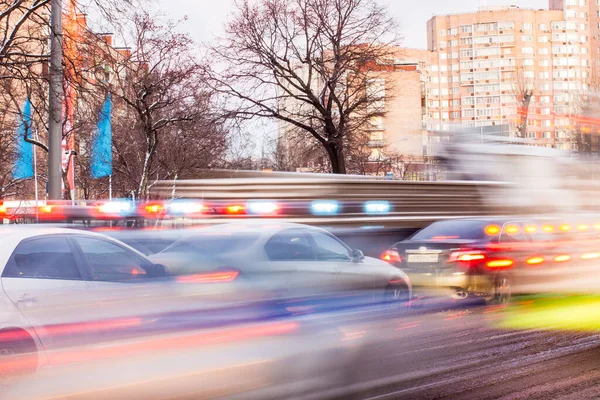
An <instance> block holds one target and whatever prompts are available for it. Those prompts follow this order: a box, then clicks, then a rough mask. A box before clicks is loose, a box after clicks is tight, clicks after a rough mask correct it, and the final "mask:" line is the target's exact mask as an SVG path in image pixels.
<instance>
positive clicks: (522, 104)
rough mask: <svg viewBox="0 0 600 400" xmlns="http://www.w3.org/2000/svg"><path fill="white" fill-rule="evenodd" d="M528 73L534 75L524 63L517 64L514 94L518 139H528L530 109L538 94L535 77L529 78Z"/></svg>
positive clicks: (516, 134)
mask: <svg viewBox="0 0 600 400" xmlns="http://www.w3.org/2000/svg"><path fill="white" fill-rule="evenodd" d="M528 73H530V74H532V73H533V69H532V70H527V69H526V67H525V66H524V65H523V63H522V62H517V66H516V69H515V72H514V79H513V93H514V96H515V101H516V103H517V126H516V132H515V136H516V137H518V138H526V137H527V130H528V128H527V121H528V118H529V107H530V105H531V99H532V98H533V96H534V95H535V92H536V81H535V75H534V76H528Z"/></svg>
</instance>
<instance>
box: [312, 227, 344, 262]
mask: <svg viewBox="0 0 600 400" xmlns="http://www.w3.org/2000/svg"><path fill="white" fill-rule="evenodd" d="M310 235H311V236H312V238H313V240H314V242H315V253H316V256H317V260H323V261H350V252H349V251H348V248H347V247H346V246H344V245H343V244H342V243H340V241H339V240H337V239H335V238H334V237H331V236H329V235H327V234H325V233H323V232H311V233H310Z"/></svg>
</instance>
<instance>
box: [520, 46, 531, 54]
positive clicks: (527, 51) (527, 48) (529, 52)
mask: <svg viewBox="0 0 600 400" xmlns="http://www.w3.org/2000/svg"><path fill="white" fill-rule="evenodd" d="M521 53H523V54H533V47H522V48H521Z"/></svg>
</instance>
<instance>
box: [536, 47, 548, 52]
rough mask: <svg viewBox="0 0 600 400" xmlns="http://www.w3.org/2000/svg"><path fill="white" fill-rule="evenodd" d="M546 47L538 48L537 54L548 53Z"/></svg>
mask: <svg viewBox="0 0 600 400" xmlns="http://www.w3.org/2000/svg"><path fill="white" fill-rule="evenodd" d="M548 53H549V52H548V48H547V47H542V48H541V49H539V51H538V54H548Z"/></svg>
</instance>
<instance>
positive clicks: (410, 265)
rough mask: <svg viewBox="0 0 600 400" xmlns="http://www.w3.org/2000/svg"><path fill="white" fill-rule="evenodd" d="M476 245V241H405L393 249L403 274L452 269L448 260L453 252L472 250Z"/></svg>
mask: <svg viewBox="0 0 600 400" xmlns="http://www.w3.org/2000/svg"><path fill="white" fill-rule="evenodd" d="M476 245H477V241H476V240H466V239H451V240H418V241H412V240H407V241H404V242H400V243H397V244H396V245H395V246H394V247H395V248H396V249H397V251H398V254H399V255H400V259H401V262H400V263H399V264H397V266H398V267H400V268H402V269H403V270H404V271H405V272H407V273H409V272H422V273H426V272H431V273H433V272H435V271H436V270H443V269H448V268H451V267H452V264H451V263H448V258H449V257H450V254H452V252H453V251H456V250H461V249H472V248H474V247H475V246H476Z"/></svg>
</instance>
